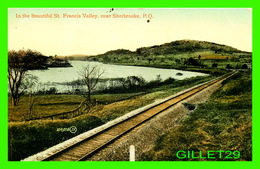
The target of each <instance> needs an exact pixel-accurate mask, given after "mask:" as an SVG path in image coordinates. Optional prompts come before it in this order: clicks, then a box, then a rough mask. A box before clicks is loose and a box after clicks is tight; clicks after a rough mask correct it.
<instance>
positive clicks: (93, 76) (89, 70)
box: [79, 65, 104, 102]
mask: <svg viewBox="0 0 260 169" xmlns="http://www.w3.org/2000/svg"><path fill="white" fill-rule="evenodd" d="M79 74H80V76H81V77H83V82H84V83H85V84H86V89H87V101H89V102H91V94H92V92H93V90H94V89H95V88H96V86H97V84H98V82H99V79H100V77H101V76H102V75H103V74H104V71H101V70H100V68H98V67H97V66H93V67H91V66H90V65H87V66H85V67H83V68H82V71H81V72H79Z"/></svg>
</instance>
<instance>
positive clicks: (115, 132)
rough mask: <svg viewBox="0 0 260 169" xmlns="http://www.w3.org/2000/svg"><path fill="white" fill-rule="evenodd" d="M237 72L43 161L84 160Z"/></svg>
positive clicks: (182, 95) (210, 82)
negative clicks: (158, 115)
mask: <svg viewBox="0 0 260 169" xmlns="http://www.w3.org/2000/svg"><path fill="white" fill-rule="evenodd" d="M235 73H236V72H232V73H229V74H227V75H224V76H221V77H219V78H216V79H213V80H211V81H209V82H206V83H203V84H201V85H198V86H196V87H194V88H191V89H190V90H187V91H185V92H183V93H181V94H179V95H175V96H173V97H171V98H169V99H167V100H164V101H163V102H161V103H159V104H157V105H154V106H152V107H149V108H148V109H146V110H143V111H141V112H140V113H138V114H136V115H134V116H132V117H129V118H127V119H125V120H123V121H121V122H119V123H116V124H114V125H112V126H110V127H108V128H106V129H104V130H102V131H100V132H97V133H96V134H94V135H92V136H90V137H88V138H86V139H83V140H81V141H79V142H77V143H75V144H73V145H71V146H68V147H65V148H63V149H61V150H59V151H57V152H55V153H53V154H52V155H49V156H48V157H46V158H44V159H42V160H41V161H84V160H88V158H90V157H91V156H93V155H94V154H96V153H98V152H99V151H100V150H102V149H103V148H105V147H106V146H108V145H109V144H111V143H112V142H114V141H115V140H117V139H118V138H120V137H122V136H123V135H125V134H127V133H128V132H130V131H131V130H133V129H134V128H136V127H137V126H139V125H140V124H142V123H144V122H146V121H148V120H149V119H151V118H153V117H154V116H156V115H157V114H159V113H161V112H163V111H165V110H167V109H169V108H170V107H172V106H174V105H176V104H177V103H179V102H181V101H184V100H185V99H187V98H189V97H191V96H193V95H194V94H196V93H198V92H200V91H202V90H204V89H205V88H207V87H209V86H211V85H213V84H215V83H217V82H219V81H221V80H225V79H227V78H229V77H231V76H233V75H234V74H235Z"/></svg>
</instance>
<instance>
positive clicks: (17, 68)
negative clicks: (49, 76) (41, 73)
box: [8, 49, 48, 106]
mask: <svg viewBox="0 0 260 169" xmlns="http://www.w3.org/2000/svg"><path fill="white" fill-rule="evenodd" d="M47 60H48V57H46V56H44V55H42V54H41V53H40V52H37V51H33V50H30V49H28V50H19V51H15V50H11V51H9V52H8V85H9V91H10V94H11V97H12V103H13V105H14V106H16V105H17V104H18V102H19V99H20V97H21V94H22V91H21V85H22V83H23V80H24V78H25V74H26V72H27V71H28V70H35V69H47Z"/></svg>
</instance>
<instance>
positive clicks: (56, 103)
mask: <svg viewBox="0 0 260 169" xmlns="http://www.w3.org/2000/svg"><path fill="white" fill-rule="evenodd" d="M136 95H138V93H127V94H103V95H94V96H93V98H95V99H96V100H98V101H99V102H102V103H104V104H106V103H111V102H116V101H119V100H123V99H127V98H129V97H133V96H136ZM34 99H35V104H34V108H33V117H43V116H48V115H53V114H58V113H62V112H67V111H70V110H74V109H75V108H77V107H78V106H79V104H80V103H81V102H82V101H83V100H84V97H83V96H81V95H65V94H58V95H36V96H34ZM8 103H9V105H8V112H9V113H8V119H9V121H23V120H24V114H26V113H27V112H28V111H29V106H28V96H22V97H21V99H20V103H19V105H18V106H12V104H11V98H9V102H8Z"/></svg>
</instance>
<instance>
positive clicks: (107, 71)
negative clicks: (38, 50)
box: [28, 61, 207, 91]
mask: <svg viewBox="0 0 260 169" xmlns="http://www.w3.org/2000/svg"><path fill="white" fill-rule="evenodd" d="M70 63H71V65H72V66H73V67H65V68H49V69H48V70H31V71H29V72H28V73H29V74H32V75H34V76H37V77H38V82H39V84H41V87H39V86H38V87H37V88H38V89H37V90H39V88H44V89H48V88H50V87H56V88H57V89H58V90H59V91H65V90H69V89H68V87H65V86H62V85H57V84H55V83H62V82H71V81H73V80H77V79H79V77H80V75H79V72H80V71H82V67H84V66H86V65H90V67H92V66H98V67H99V68H100V69H101V70H103V71H104V74H103V75H102V77H101V78H126V77H128V76H141V77H143V78H144V79H145V80H146V81H151V80H155V79H156V78H157V75H160V78H161V79H162V80H165V79H167V78H169V77H172V78H175V79H179V80H181V79H185V78H189V77H195V76H205V75H207V74H204V73H198V72H189V71H180V70H174V69H160V68H151V67H137V66H121V65H110V64H103V63H100V62H89V61H70ZM177 73H182V76H180V75H176V74H177ZM65 88H66V89H65Z"/></svg>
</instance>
